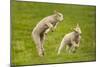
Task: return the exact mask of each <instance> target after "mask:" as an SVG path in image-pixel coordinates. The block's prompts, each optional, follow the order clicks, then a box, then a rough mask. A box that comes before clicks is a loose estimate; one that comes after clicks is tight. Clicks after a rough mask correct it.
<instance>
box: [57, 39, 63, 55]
mask: <svg viewBox="0 0 100 67" xmlns="http://www.w3.org/2000/svg"><path fill="white" fill-rule="evenodd" d="M64 46H65V43H64V42H63V41H62V42H61V44H60V47H59V49H58V53H57V55H59V54H60V52H61V50H62V49H63V48H64Z"/></svg>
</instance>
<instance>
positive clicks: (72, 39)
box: [57, 24, 82, 55]
mask: <svg viewBox="0 0 100 67" xmlns="http://www.w3.org/2000/svg"><path fill="white" fill-rule="evenodd" d="M81 33H82V32H81V29H80V27H79V24H77V26H76V28H74V29H73V32H71V33H68V34H66V35H65V36H64V38H63V39H62V41H61V44H60V47H59V49H58V53H57V55H59V54H60V52H61V50H62V49H63V48H64V47H65V46H66V47H68V48H67V49H68V51H69V53H71V52H75V51H76V49H77V48H78V47H79V44H80V39H81Z"/></svg>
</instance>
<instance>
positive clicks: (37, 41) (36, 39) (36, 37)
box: [32, 34, 44, 57]
mask: <svg viewBox="0 0 100 67" xmlns="http://www.w3.org/2000/svg"><path fill="white" fill-rule="evenodd" d="M32 38H33V39H34V42H35V44H36V48H37V51H38V55H39V56H40V57H42V56H43V53H44V52H43V49H42V44H41V41H40V35H38V34H32Z"/></svg>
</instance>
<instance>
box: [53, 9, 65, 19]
mask: <svg viewBox="0 0 100 67" xmlns="http://www.w3.org/2000/svg"><path fill="white" fill-rule="evenodd" d="M54 14H55V15H56V19H57V20H58V21H62V20H63V19H64V18H63V14H62V13H60V12H57V11H54Z"/></svg>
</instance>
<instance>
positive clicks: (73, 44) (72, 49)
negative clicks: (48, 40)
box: [69, 41, 76, 53]
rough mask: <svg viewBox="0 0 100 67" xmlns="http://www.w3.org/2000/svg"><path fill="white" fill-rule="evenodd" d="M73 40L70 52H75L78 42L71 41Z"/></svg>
mask: <svg viewBox="0 0 100 67" xmlns="http://www.w3.org/2000/svg"><path fill="white" fill-rule="evenodd" d="M71 42H72V46H71V47H70V50H69V53H72V52H75V50H76V48H75V47H76V43H75V41H71Z"/></svg>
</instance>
